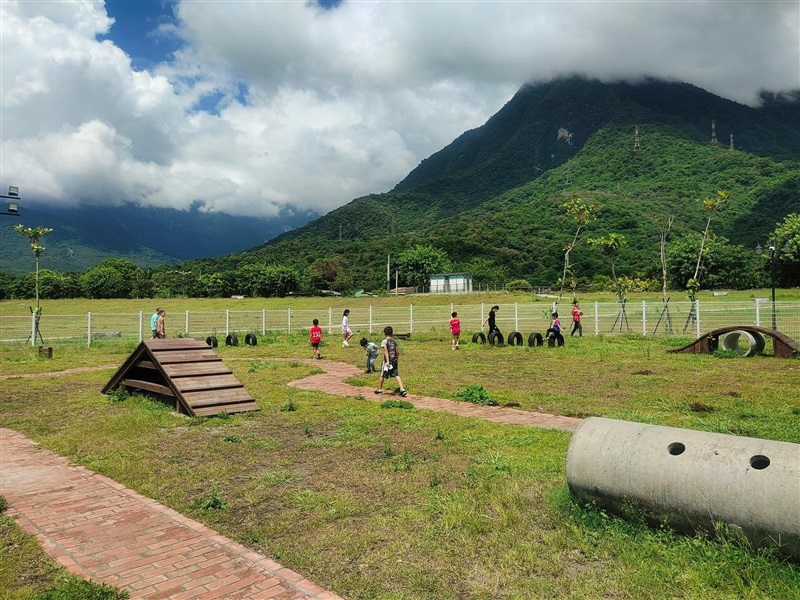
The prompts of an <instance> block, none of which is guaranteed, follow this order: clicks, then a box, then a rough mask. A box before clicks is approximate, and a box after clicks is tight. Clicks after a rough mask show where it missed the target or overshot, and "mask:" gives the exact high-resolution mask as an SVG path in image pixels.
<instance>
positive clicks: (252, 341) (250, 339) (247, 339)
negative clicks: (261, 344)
mask: <svg viewBox="0 0 800 600" xmlns="http://www.w3.org/2000/svg"><path fill="white" fill-rule="evenodd" d="M244 343H245V345H246V346H256V345H258V338H256V336H254V335H253V334H252V333H248V334H247V335H246V336H244Z"/></svg>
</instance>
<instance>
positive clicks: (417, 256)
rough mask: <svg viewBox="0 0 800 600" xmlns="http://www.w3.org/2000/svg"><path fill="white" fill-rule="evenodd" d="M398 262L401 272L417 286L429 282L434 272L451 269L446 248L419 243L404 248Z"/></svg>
mask: <svg viewBox="0 0 800 600" xmlns="http://www.w3.org/2000/svg"><path fill="white" fill-rule="evenodd" d="M397 263H398V265H399V266H400V272H401V273H403V274H404V275H405V276H406V277H407V278H408V281H409V282H410V283H412V284H413V285H415V286H417V287H421V286H424V285H425V284H427V283H428V282H429V281H430V278H431V275H433V274H434V273H443V272H446V271H448V270H449V269H450V259H449V258H448V256H447V253H446V252H445V251H444V250H440V249H438V248H434V247H433V246H421V245H419V244H417V245H416V246H414V247H413V248H408V249H407V250H403V252H401V253H400V256H399V257H398V260H397Z"/></svg>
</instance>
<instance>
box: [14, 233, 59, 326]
mask: <svg viewBox="0 0 800 600" xmlns="http://www.w3.org/2000/svg"><path fill="white" fill-rule="evenodd" d="M11 229H13V230H14V231H16V232H17V233H19V234H20V235H22V236H23V237H26V238H28V241H29V242H30V244H31V252H33V256H34V257H35V258H36V312H37V314H41V312H42V311H41V307H40V306H39V257H40V256H41V255H42V252H44V251H45V248H44V246H40V245H39V242H40V241H41V239H42V238H43V237H44V236H46V235H47V234H48V233H52V232H53V230H52V229H49V228H48V227H24V226H23V225H22V224H21V223H20V224H19V225H15V226H14V227H12V228H11Z"/></svg>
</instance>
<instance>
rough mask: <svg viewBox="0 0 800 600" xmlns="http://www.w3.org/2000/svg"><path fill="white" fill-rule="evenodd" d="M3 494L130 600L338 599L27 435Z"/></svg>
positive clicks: (512, 415)
mask: <svg viewBox="0 0 800 600" xmlns="http://www.w3.org/2000/svg"><path fill="white" fill-rule="evenodd" d="M229 360H230V359H229ZM233 360H236V359H233ZM241 360H245V359H241ZM246 360H252V359H246ZM270 360H300V361H301V362H304V363H306V364H310V365H314V366H315V367H319V368H321V369H324V370H325V371H326V372H325V373H323V374H319V375H311V376H309V377H305V378H303V379H300V380H297V381H292V382H290V383H289V384H288V385H289V386H292V387H295V388H297V389H302V390H309V391H318V392H323V393H326V394H334V395H339V396H356V395H363V396H364V398H365V399H367V400H372V401H375V402H380V401H382V400H384V399H385V398H387V397H394V396H392V394H389V393H388V392H387V393H385V394H383V395H382V396H379V395H376V394H373V389H374V388H372V387H355V386H352V385H348V384H347V383H345V381H346V380H348V379H351V378H357V377H361V376H363V371H362V370H360V369H358V368H357V367H354V366H352V365H349V364H346V363H342V362H336V361H327V360H322V361H312V360H309V359H270ZM117 366H118V365H103V366H100V367H82V368H79V369H70V370H68V371H60V372H53V373H31V374H26V375H15V376H2V377H0V380H2V379H8V378H10V377H23V378H29V377H31V378H32V377H57V376H60V375H72V374H75V373H81V372H87V371H96V370H102V369H113V368H116V367H117ZM376 381H377V378H376ZM392 383H393V382H392ZM405 399H406V400H408V401H409V402H411V403H412V404H413V405H414V406H416V407H417V408H421V409H427V410H436V411H443V412H449V413H452V414H456V415H460V416H463V417H472V418H476V419H483V420H486V421H492V422H494V423H504V424H510V425H528V426H532V427H542V428H548V429H562V430H567V431H574V430H575V429H576V428H577V426H578V425H579V424H580V422H581V420H580V419H574V418H571V417H561V416H556V415H547V414H543V413H537V412H530V411H523V410H516V409H513V408H502V407H496V406H492V407H482V406H478V405H475V404H470V403H468V402H454V401H452V400H443V399H441V398H431V397H428V396H419V395H415V394H409V395H408V396H407V397H406V398H405ZM0 495H3V496H4V497H5V498H6V500H7V501H8V503H9V505H10V507H11V508H10V510H9V513H10V514H11V515H12V516H14V517H15V518H16V519H17V522H18V523H19V524H20V526H21V527H22V528H23V529H24V530H25V531H27V532H28V533H31V534H34V535H36V536H37V538H38V539H39V541H40V543H41V544H42V545H43V546H44V549H45V551H46V552H48V553H49V554H50V555H51V556H53V557H55V559H56V560H57V561H58V562H59V563H61V564H63V565H64V566H65V567H67V569H68V570H69V571H70V572H72V573H75V574H77V575H81V576H83V577H86V578H89V579H92V580H94V581H100V582H104V583H107V584H110V585H113V586H115V587H118V588H120V589H124V590H127V591H128V592H129V593H130V597H131V598H132V599H140V598H141V599H148V600H156V599H159V598H168V599H170V600H181V599H184V598H186V599H188V598H192V599H210V598H226V599H227V598H230V599H234V598H254V599H255V598H274V599H278V600H290V599H304V600H311V599H318V600H334V599H337V598H339V596H337V595H336V594H334V593H333V592H329V591H326V590H323V589H322V588H320V587H319V586H317V585H315V584H314V583H312V582H311V581H308V580H307V579H304V578H303V577H302V575H299V574H297V573H295V572H294V571H291V570H289V569H287V568H284V567H282V566H281V565H280V564H278V563H277V562H275V561H273V560H270V559H268V558H266V557H264V556H262V555H260V554H258V553H256V552H253V551H252V550H249V549H248V548H246V547H244V546H242V545H240V544H237V543H236V542H234V541H232V540H230V539H228V538H226V537H224V536H221V535H219V534H218V533H217V532H215V531H213V530H211V529H208V528H207V527H205V526H204V525H201V524H200V523H198V522H197V521H193V520H192V519H188V518H186V517H184V516H183V515H181V514H179V513H177V512H175V511H174V510H172V509H169V508H167V507H165V506H162V505H161V504H159V503H157V502H155V501H154V500H151V499H149V498H145V497H144V496H141V495H139V494H137V493H136V492H134V491H133V490H129V489H128V488H126V487H125V486H123V485H120V484H119V483H117V482H115V481H113V480H111V479H109V478H107V477H104V476H102V475H99V474H97V473H94V472H92V471H89V470H88V469H85V468H84V467H81V466H76V465H71V464H70V463H69V462H68V461H67V459H65V458H63V457H61V456H58V455H57V454H54V453H52V452H50V451H49V450H46V449H44V448H41V447H40V446H39V445H38V444H36V443H35V442H33V441H31V440H29V439H28V438H26V437H25V436H23V435H22V434H20V433H17V432H15V431H12V430H10V429H2V428H0Z"/></svg>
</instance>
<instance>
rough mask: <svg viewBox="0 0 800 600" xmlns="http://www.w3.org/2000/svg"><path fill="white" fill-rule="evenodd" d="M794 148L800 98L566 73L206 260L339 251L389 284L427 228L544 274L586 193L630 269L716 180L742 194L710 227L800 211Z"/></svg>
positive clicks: (587, 258)
mask: <svg viewBox="0 0 800 600" xmlns="http://www.w3.org/2000/svg"><path fill="white" fill-rule="evenodd" d="M712 119H713V120H714V121H715V122H716V135H717V139H718V140H719V143H718V144H717V145H715V146H712V145H711V144H710V143H709V142H710V137H711V121H712ZM636 126H638V130H639V139H640V143H641V148H640V150H638V151H635V150H634V128H635V127H636ZM559 132H561V135H560V134H559ZM731 133H732V134H733V135H734V142H735V148H736V150H735V151H731V150H729V148H728V143H729V135H730V134H731ZM799 160H800V102H798V101H797V99H796V98H795V99H793V98H789V99H788V100H787V99H786V98H782V99H781V101H780V102H777V101H775V102H772V103H770V104H768V105H767V106H765V107H764V108H760V109H756V108H752V107H748V106H743V105H740V104H737V103H735V102H731V101H729V100H725V99H723V98H719V97H717V96H714V95H713V94H710V93H708V92H706V91H704V90H701V89H700V88H697V87H695V86H692V85H689V84H684V83H667V82H662V81H653V80H647V81H644V82H642V83H639V84H631V83H617V84H603V83H600V82H597V81H587V80H584V79H580V78H566V79H560V80H556V81H553V82H549V83H546V84H538V85H530V86H525V87H524V88H522V89H521V90H520V91H519V92H518V93H517V94H516V95H515V96H514V98H512V100H510V101H509V102H508V103H507V104H506V106H504V107H503V108H502V109H501V110H500V111H499V112H498V113H497V114H496V115H494V116H493V117H492V118H491V119H489V121H487V123H486V124H485V125H483V126H482V127H480V128H478V129H475V130H472V131H468V132H466V133H465V134H463V135H462V136H460V137H459V138H458V139H456V140H455V141H454V142H453V143H451V144H450V145H448V146H447V147H445V148H443V149H442V150H441V151H439V152H437V153H436V154H434V155H432V156H431V157H430V158H428V159H426V160H424V161H423V162H422V163H421V164H420V165H419V166H418V167H417V168H416V169H414V170H413V171H412V172H411V173H409V175H408V176H407V177H406V178H405V179H404V180H403V181H401V182H400V183H399V184H398V185H397V186H396V187H395V188H394V189H393V190H392V191H391V192H390V193H387V194H376V195H370V196H366V197H363V198H359V199H356V200H354V201H352V202H351V203H349V204H347V205H345V206H343V207H341V208H339V209H337V210H335V211H332V212H331V213H329V214H327V215H325V216H324V217H321V218H320V219H317V220H316V221H313V222H312V223H310V224H309V225H307V226H305V227H303V228H301V229H298V230H296V231H292V232H290V233H288V234H284V235H282V236H280V237H278V238H276V239H275V240H273V241H271V242H269V243H268V244H266V245H264V246H261V247H259V248H255V249H253V250H250V251H247V252H244V253H239V254H235V255H230V256H227V257H224V258H222V259H217V260H207V261H202V264H203V265H204V267H203V268H204V269H212V270H213V269H228V268H230V267H235V266H237V265H240V264H244V263H249V262H254V261H259V262H270V263H282V264H294V265H298V266H300V267H305V266H307V265H308V264H309V263H310V262H312V261H314V260H319V259H330V258H332V257H339V258H340V259H341V261H342V263H343V264H344V265H345V267H346V268H347V269H348V270H349V272H350V273H351V274H352V275H353V277H354V279H355V282H356V284H358V285H364V286H365V287H373V286H374V287H380V286H381V285H382V282H383V281H384V280H385V272H386V255H387V254H393V255H396V254H397V253H399V252H400V251H402V250H403V249H405V248H407V247H409V246H411V245H413V244H416V243H423V244H432V245H434V246H438V247H440V248H443V249H445V250H446V251H447V252H448V254H449V256H450V258H451V259H452V260H453V262H454V263H455V265H454V266H455V268H456V269H461V268H466V265H467V263H468V262H469V261H470V260H471V259H473V258H476V257H482V258H487V259H490V260H492V261H494V262H495V264H496V265H497V266H498V267H503V268H505V269H506V271H507V273H508V275H509V276H510V277H512V278H515V277H521V278H525V279H528V280H529V281H531V282H532V283H543V284H547V283H552V282H553V281H555V279H556V278H557V277H558V276H559V274H560V273H559V269H560V264H561V260H562V256H563V248H564V246H565V244H566V243H567V242H568V241H570V240H571V237H572V233H573V232H574V226H573V223H571V222H570V221H569V219H568V218H567V217H566V216H565V215H564V212H563V209H562V208H561V206H562V204H563V203H564V202H565V201H567V200H568V199H570V198H575V197H580V198H582V199H584V200H585V201H587V202H593V203H595V204H596V205H598V207H599V208H600V211H599V213H598V220H597V221H596V222H595V223H594V224H593V225H592V226H591V227H590V230H589V235H600V234H602V233H606V232H611V231H616V232H619V233H623V234H624V235H626V237H628V239H629V246H628V248H627V249H626V251H625V252H624V253H623V255H622V256H621V258H620V268H621V269H624V270H625V269H627V270H639V271H642V270H647V269H649V268H651V266H652V264H653V262H654V260H655V261H656V262H657V252H658V236H657V231H658V227H659V226H660V224H661V223H662V222H663V219H664V218H666V216H667V215H668V214H673V215H674V216H675V226H674V229H673V231H674V233H675V236H679V235H681V234H685V233H687V232H690V231H699V230H701V229H702V227H703V226H704V224H705V215H704V212H703V210H702V207H701V206H700V205H699V203H698V202H697V199H698V198H702V197H707V196H710V195H713V194H714V193H715V192H716V190H718V189H727V190H730V191H731V192H732V194H733V195H732V197H731V201H730V202H729V204H728V206H726V207H725V208H724V209H723V210H722V211H721V212H720V214H719V216H718V217H717V218H716V219H715V223H714V229H715V231H716V232H717V233H719V234H721V235H724V236H727V237H729V238H730V239H731V241H732V242H733V243H738V244H742V245H745V246H755V244H756V243H757V242H763V241H764V240H765V239H766V235H767V234H768V232H769V231H771V230H772V229H773V228H774V226H775V223H776V222H777V221H779V220H780V219H782V218H783V217H784V216H785V215H786V214H788V213H789V212H793V211H798V210H800V200H798V198H800V194H798V191H800V182H799V181H798V177H799V176H798V173H799V172H800V162H798V161H799ZM573 263H574V267H575V270H576V271H577V274H578V275H590V274H592V273H596V272H605V271H606V270H607V266H606V265H605V262H604V261H603V260H602V258H601V257H600V256H599V255H598V254H597V253H596V252H594V251H591V250H589V249H588V248H584V249H582V250H581V252H580V253H578V252H577V251H576V252H575V254H574V257H573Z"/></svg>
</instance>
